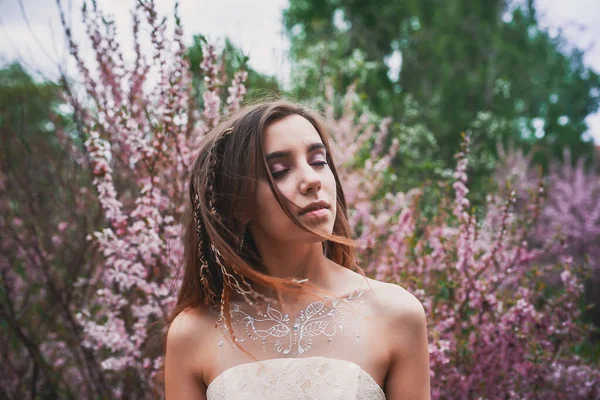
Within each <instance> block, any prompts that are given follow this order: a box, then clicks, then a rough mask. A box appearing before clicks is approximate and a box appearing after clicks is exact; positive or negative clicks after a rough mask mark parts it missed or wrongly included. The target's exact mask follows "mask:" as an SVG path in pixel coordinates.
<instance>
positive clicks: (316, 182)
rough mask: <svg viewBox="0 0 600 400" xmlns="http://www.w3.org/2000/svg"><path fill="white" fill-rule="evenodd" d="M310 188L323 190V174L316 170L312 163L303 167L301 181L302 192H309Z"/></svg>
mask: <svg viewBox="0 0 600 400" xmlns="http://www.w3.org/2000/svg"><path fill="white" fill-rule="evenodd" d="M310 190H315V191H317V192H318V191H319V190H321V176H320V175H319V173H318V172H317V171H315V170H314V168H313V167H312V165H310V164H306V165H305V166H304V168H302V178H301V181H300V192H302V193H308V191H310Z"/></svg>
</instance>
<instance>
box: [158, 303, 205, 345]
mask: <svg viewBox="0 0 600 400" xmlns="http://www.w3.org/2000/svg"><path fill="white" fill-rule="evenodd" d="M215 321H216V320H215V315H214V313H213V312H211V311H210V310H209V309H208V308H207V307H204V306H197V307H193V308H191V307H190V308H187V309H185V310H183V311H181V312H180V313H179V314H177V316H176V317H175V318H174V319H173V321H172V322H171V325H170V326H169V331H168V334H167V346H168V345H169V343H171V344H175V345H177V344H178V343H179V342H183V343H185V344H186V345H188V346H189V345H190V344H192V343H197V341H199V340H202V338H204V337H206V335H205V334H206V333H208V332H209V331H211V330H212V329H214V327H215Z"/></svg>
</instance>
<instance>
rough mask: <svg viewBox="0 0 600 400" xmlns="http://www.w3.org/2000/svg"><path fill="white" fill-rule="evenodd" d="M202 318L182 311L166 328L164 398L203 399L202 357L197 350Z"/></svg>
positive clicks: (204, 396) (177, 399)
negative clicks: (167, 329) (167, 328)
mask: <svg viewBox="0 0 600 400" xmlns="http://www.w3.org/2000/svg"><path fill="white" fill-rule="evenodd" d="M202 325H204V324H202V321H201V318H199V317H198V316H197V315H195V314H194V313H193V312H182V313H181V314H179V315H178V316H177V317H176V318H175V320H173V323H172V324H171V326H170V327H169V331H168V333H167V345H166V355H165V398H166V399H167V400H192V399H193V400H206V386H205V384H204V382H203V379H202V366H201V365H200V364H199V363H200V362H201V361H202V359H201V358H200V357H197V355H199V353H198V349H200V348H201V343H200V338H202V337H203V336H204V335H203V334H202V330H199V328H201V326H202Z"/></svg>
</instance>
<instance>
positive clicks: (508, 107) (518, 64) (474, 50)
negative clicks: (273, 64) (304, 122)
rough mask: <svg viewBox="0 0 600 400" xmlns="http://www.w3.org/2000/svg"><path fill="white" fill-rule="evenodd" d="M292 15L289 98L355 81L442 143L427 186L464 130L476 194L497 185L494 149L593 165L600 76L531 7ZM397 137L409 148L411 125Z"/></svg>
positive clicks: (298, 11) (309, 10) (332, 7)
mask: <svg viewBox="0 0 600 400" xmlns="http://www.w3.org/2000/svg"><path fill="white" fill-rule="evenodd" d="M284 17H285V25H286V29H287V31H288V34H289V37H290V40H291V56H292V60H293V69H292V73H293V79H292V82H294V83H295V84H296V85H295V87H294V88H292V91H293V92H295V93H296V94H297V95H298V96H303V97H306V96H308V97H317V96H319V94H320V93H322V90H323V87H322V86H323V83H322V82H323V81H324V79H325V78H327V79H331V81H332V83H333V86H334V88H335V90H336V91H337V92H340V91H343V90H344V89H345V87H347V86H348V85H349V84H350V83H357V93H358V95H359V97H360V98H361V99H362V100H363V101H364V102H365V103H366V105H367V106H368V108H369V109H371V110H372V111H373V112H375V113H377V114H379V115H381V116H392V117H393V118H394V120H395V121H396V122H399V123H402V124H404V126H413V128H412V129H413V130H415V129H419V130H422V131H426V132H429V133H430V134H431V135H432V136H433V138H435V143H433V142H432V143H430V147H428V148H427V150H426V151H424V152H423V153H422V154H420V155H418V156H417V157H416V160H417V161H418V160H421V161H422V162H423V164H424V166H422V167H418V168H417V169H421V170H424V171H425V172H427V173H430V174H431V175H429V177H431V178H434V177H436V176H439V173H441V172H442V171H443V169H444V168H450V167H451V166H452V165H453V163H454V160H453V154H454V153H455V152H456V150H457V149H458V147H459V142H460V133H461V132H463V131H466V130H470V131H471V135H472V138H473V147H472V153H471V156H470V164H469V168H470V177H471V178H472V179H473V185H472V190H473V191H475V192H485V191H488V190H489V189H490V188H491V187H492V186H493V182H491V180H490V179H489V178H488V177H489V176H490V175H491V173H492V171H493V168H494V164H495V161H496V158H497V154H496V144H497V143H498V142H500V143H503V144H504V145H507V144H508V143H512V144H514V145H516V146H518V147H520V148H524V149H526V150H529V149H534V150H535V151H536V158H535V161H536V162H538V163H541V164H543V165H546V164H547V162H548V161H549V160H550V159H553V158H558V157H560V155H561V154H562V149H563V148H564V147H568V148H570V150H571V152H572V154H573V155H574V159H576V158H578V157H579V156H586V157H587V159H588V160H591V159H592V157H591V156H592V152H593V144H592V143H591V142H588V141H585V140H583V139H582V134H583V133H584V132H585V131H586V130H587V126H586V123H585V118H586V117H587V116H588V115H589V114H590V113H592V112H594V111H595V110H597V109H598V105H599V102H600V76H599V75H598V74H597V73H596V72H594V71H592V70H590V69H589V68H587V67H585V65H584V64H583V61H582V60H583V52H582V51H580V50H578V49H573V48H570V47H569V45H568V43H567V42H566V41H565V40H564V39H563V38H562V37H561V36H557V37H553V36H551V35H550V34H549V33H548V32H547V31H545V30H543V29H542V28H541V27H540V26H539V22H538V17H537V14H536V11H535V8H534V5H533V2H527V3H526V4H525V5H523V4H521V3H517V2H514V1H510V0H507V1H504V0H476V1H473V0H448V1H444V2H440V1H433V0H403V1H400V0H379V1H376V2H374V1H369V0H326V1H321V0H319V1H317V0H291V1H290V6H289V8H288V9H287V10H286V11H285V13H284ZM394 54H395V56H396V57H398V56H399V55H401V59H402V62H401V68H400V72H399V75H397V76H393V74H392V72H394V71H392V70H391V69H390V68H389V67H388V65H387V64H386V58H387V57H390V56H392V55H394ZM407 99H409V100H410V101H408V102H407ZM415 110H416V111H415ZM415 112H416V115H411V113H415ZM408 121H411V122H408ZM414 127H419V128H414ZM394 132H395V135H397V137H398V138H399V139H400V142H401V143H402V142H405V141H406V140H403V138H404V135H406V134H407V130H406V129H398V128H395V129H394ZM409 141H410V140H409ZM426 141H427V140H426ZM403 156H405V155H403ZM436 160H439V161H441V163H442V165H441V166H437V165H431V164H432V163H435V162H436ZM403 167H405V166H404V165H402V163H399V164H397V165H396V168H397V169H396V171H395V172H396V173H397V174H398V173H399V172H400V171H401V168H403ZM436 171H437V173H436ZM411 184H412V183H411ZM407 186H410V184H408V185H407ZM476 202H477V201H476Z"/></svg>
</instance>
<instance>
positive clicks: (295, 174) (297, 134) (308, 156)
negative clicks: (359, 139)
mask: <svg viewBox="0 0 600 400" xmlns="http://www.w3.org/2000/svg"><path fill="white" fill-rule="evenodd" d="M263 143H264V153H265V155H266V158H267V164H268V168H269V170H270V171H271V174H272V175H273V180H274V182H275V183H276V184H277V186H278V188H279V190H280V191H281V193H282V194H283V196H284V197H286V198H287V199H288V200H289V201H291V202H292V203H294V204H296V205H297V206H294V205H293V204H289V207H290V211H291V212H292V213H294V214H295V215H296V217H297V218H298V219H299V220H300V221H301V222H303V223H304V224H305V225H309V226H311V227H312V228H313V229H316V230H319V231H323V232H326V233H331V232H332V231H333V224H334V221H335V215H336V200H337V199H336V182H335V178H334V176H333V173H332V172H331V169H329V165H328V164H327V158H326V154H327V149H326V148H325V145H324V144H323V142H322V141H321V137H320V136H319V133H318V132H317V130H316V129H315V128H314V126H313V125H312V124H311V123H310V122H309V121H308V120H306V119H305V118H303V117H301V116H299V115H291V116H288V117H285V118H283V119H281V120H279V121H276V122H274V123H272V124H271V125H269V126H268V127H267V129H266V131H265V137H264V141H263ZM317 201H325V202H326V203H327V204H328V207H329V208H328V209H326V210H324V211H323V210H322V211H320V215H315V214H304V215H303V214H302V213H301V210H302V208H304V207H306V206H308V205H309V204H310V203H313V202H317ZM256 205H257V206H256V210H255V213H254V214H253V217H252V219H251V221H250V225H251V227H252V228H251V229H252V231H253V232H252V234H253V236H254V237H255V239H259V238H257V237H256V236H257V235H258V236H263V237H266V238H267V239H274V240H276V241H299V242H307V243H309V242H314V241H315V236H314V235H312V234H311V233H309V232H306V231H304V230H303V229H302V228H300V227H298V226H296V224H294V222H293V221H291V220H290V219H289V217H288V216H287V215H286V214H285V212H284V211H283V209H282V208H281V206H280V205H279V203H278V202H277V199H276V198H275V195H274V194H273V193H271V189H270V188H269V183H268V182H267V180H266V177H265V178H263V179H261V180H260V181H259V183H258V187H257V191H256Z"/></svg>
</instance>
